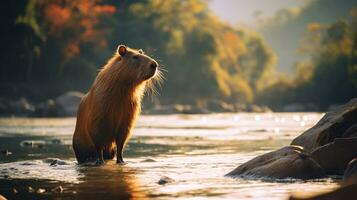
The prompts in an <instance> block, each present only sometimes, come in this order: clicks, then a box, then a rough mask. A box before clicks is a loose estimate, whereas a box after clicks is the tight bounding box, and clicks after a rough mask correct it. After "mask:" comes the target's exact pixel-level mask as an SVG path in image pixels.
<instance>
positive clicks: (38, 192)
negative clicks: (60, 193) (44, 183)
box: [36, 188, 46, 194]
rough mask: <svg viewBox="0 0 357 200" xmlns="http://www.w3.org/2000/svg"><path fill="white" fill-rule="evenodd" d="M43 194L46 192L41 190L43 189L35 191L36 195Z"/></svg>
mask: <svg viewBox="0 0 357 200" xmlns="http://www.w3.org/2000/svg"><path fill="white" fill-rule="evenodd" d="M45 192H46V190H45V189H43V188H38V189H37V190H36V193H37V194H43V193H45Z"/></svg>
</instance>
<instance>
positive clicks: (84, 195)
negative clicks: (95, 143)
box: [73, 162, 146, 200]
mask: <svg viewBox="0 0 357 200" xmlns="http://www.w3.org/2000/svg"><path fill="white" fill-rule="evenodd" d="M78 173H79V176H80V177H81V178H80V179H79V181H80V183H79V184H75V185H74V188H73V191H76V193H75V194H74V198H75V199H120V200H125V199H133V200H137V199H138V200H141V199H146V195H145V193H144V192H143V191H142V189H141V187H140V184H139V182H138V180H137V178H136V175H135V173H136V172H135V170H133V169H131V168H130V167H127V166H125V165H124V166H120V165H116V164H115V163H114V162H109V163H108V164H106V165H103V166H100V167H81V166H80V167H78Z"/></svg>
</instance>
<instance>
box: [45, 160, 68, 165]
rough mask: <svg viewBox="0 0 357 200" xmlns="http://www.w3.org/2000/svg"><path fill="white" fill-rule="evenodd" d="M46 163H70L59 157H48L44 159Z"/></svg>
mask: <svg viewBox="0 0 357 200" xmlns="http://www.w3.org/2000/svg"><path fill="white" fill-rule="evenodd" d="M43 162H44V163H50V166H57V165H68V163H67V162H66V161H64V160H61V159H58V158H47V159H45V160H43Z"/></svg>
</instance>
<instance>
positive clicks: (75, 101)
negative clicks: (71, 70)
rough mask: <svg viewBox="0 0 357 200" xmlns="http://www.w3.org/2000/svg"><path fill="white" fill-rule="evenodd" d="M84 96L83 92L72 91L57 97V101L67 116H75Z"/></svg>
mask: <svg viewBox="0 0 357 200" xmlns="http://www.w3.org/2000/svg"><path fill="white" fill-rule="evenodd" d="M83 96H84V94H83V93H81V92H77V91H70V92H67V93H65V94H62V95H61V96H59V97H57V98H56V100H55V102H56V104H58V105H59V106H61V107H62V108H63V110H64V114H65V115H66V116H75V115H76V113H77V109H78V105H79V103H80V102H81V99H82V97H83Z"/></svg>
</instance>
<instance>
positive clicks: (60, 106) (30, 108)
mask: <svg viewBox="0 0 357 200" xmlns="http://www.w3.org/2000/svg"><path fill="white" fill-rule="evenodd" d="M83 95H84V94H83V93H81V92H77V91H70V92H67V93H64V94H62V95H60V96H58V97H57V98H54V99H48V100H46V101H43V102H39V103H34V102H31V101H29V100H28V99H26V98H20V99H15V100H14V99H8V98H1V97H0V116H2V117H10V116H16V117H72V116H75V115H76V112H77V108H78V105H79V103H80V101H81V98H82V97H83ZM216 112H219V113H225V112H259V113H262V112H271V110H270V108H268V107H266V106H258V105H255V104H242V103H236V104H230V103H226V102H224V101H220V100H209V101H207V102H205V103H204V104H200V105H191V104H167V105H161V104H153V103H145V104H144V105H143V109H142V113H143V114H173V113H178V114H207V113H216Z"/></svg>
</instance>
